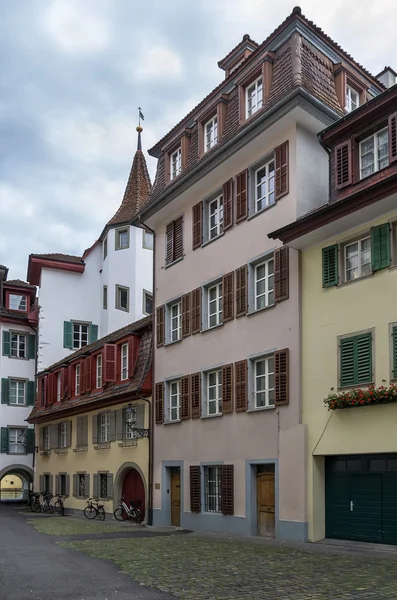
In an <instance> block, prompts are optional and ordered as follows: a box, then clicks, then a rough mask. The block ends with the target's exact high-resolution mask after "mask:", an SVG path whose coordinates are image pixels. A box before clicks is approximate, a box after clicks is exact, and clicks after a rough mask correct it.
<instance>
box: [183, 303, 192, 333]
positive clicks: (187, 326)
mask: <svg viewBox="0 0 397 600" xmlns="http://www.w3.org/2000/svg"><path fill="white" fill-rule="evenodd" d="M190 304H191V295H190V292H189V293H188V294H184V295H183V296H182V337H187V336H189V335H190V333H191V315H190Z"/></svg>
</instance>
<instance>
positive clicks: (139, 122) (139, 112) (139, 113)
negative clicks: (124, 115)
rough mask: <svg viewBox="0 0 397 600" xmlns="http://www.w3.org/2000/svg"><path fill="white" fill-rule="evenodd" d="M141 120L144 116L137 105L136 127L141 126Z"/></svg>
mask: <svg viewBox="0 0 397 600" xmlns="http://www.w3.org/2000/svg"><path fill="white" fill-rule="evenodd" d="M141 120H142V121H144V120H145V117H144V116H143V112H142V109H141V107H140V106H138V127H140V126H141Z"/></svg>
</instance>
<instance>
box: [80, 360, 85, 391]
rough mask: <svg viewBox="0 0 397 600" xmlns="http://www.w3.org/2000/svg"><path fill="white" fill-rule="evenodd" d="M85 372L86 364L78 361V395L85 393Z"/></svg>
mask: <svg viewBox="0 0 397 600" xmlns="http://www.w3.org/2000/svg"><path fill="white" fill-rule="evenodd" d="M85 371H86V362H85V360H81V361H80V394H84V392H85Z"/></svg>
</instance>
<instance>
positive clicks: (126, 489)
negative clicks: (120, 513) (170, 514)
mask: <svg viewBox="0 0 397 600" xmlns="http://www.w3.org/2000/svg"><path fill="white" fill-rule="evenodd" d="M122 494H123V496H125V502H126V504H127V505H129V503H130V502H134V503H135V505H136V506H138V507H139V508H140V511H141V514H142V519H144V518H145V486H144V484H143V481H142V477H141V476H140V474H139V473H138V471H137V470H136V469H129V470H128V471H127V473H126V474H125V476H124V480H123V490H122Z"/></svg>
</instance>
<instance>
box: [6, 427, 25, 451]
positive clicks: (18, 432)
mask: <svg viewBox="0 0 397 600" xmlns="http://www.w3.org/2000/svg"><path fill="white" fill-rule="evenodd" d="M8 452H9V453H10V454H25V429H16V428H13V427H12V428H11V427H10V429H9V430H8Z"/></svg>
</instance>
